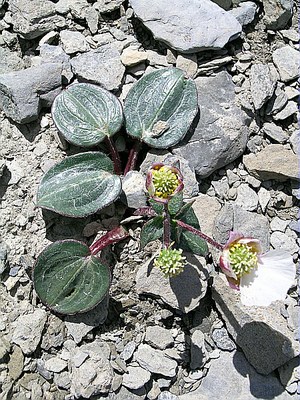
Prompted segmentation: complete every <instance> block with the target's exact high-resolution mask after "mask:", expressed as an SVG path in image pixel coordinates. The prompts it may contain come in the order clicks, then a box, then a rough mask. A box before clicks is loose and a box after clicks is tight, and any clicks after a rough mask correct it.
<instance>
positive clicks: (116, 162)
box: [106, 136, 122, 175]
mask: <svg viewBox="0 0 300 400" xmlns="http://www.w3.org/2000/svg"><path fill="white" fill-rule="evenodd" d="M106 144H107V146H108V148H109V153H110V155H111V159H112V161H113V163H114V169H115V173H116V174H117V175H121V174H122V167H121V159H120V155H119V152H118V150H117V149H116V146H115V144H114V142H113V141H112V140H111V138H110V137H109V136H107V137H106Z"/></svg>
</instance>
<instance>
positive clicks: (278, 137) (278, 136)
mask: <svg viewBox="0 0 300 400" xmlns="http://www.w3.org/2000/svg"><path fill="white" fill-rule="evenodd" d="M262 130H263V132H264V133H265V134H266V135H267V136H268V137H269V138H271V139H273V140H274V141H275V142H277V143H285V142H287V140H288V138H289V135H288V134H287V133H286V132H285V131H284V130H283V129H282V128H281V127H280V126H278V125H276V124H274V123H273V122H272V123H270V122H266V123H265V124H264V126H263V128H262Z"/></svg>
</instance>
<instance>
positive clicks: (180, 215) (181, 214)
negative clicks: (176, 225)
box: [176, 200, 195, 219]
mask: <svg viewBox="0 0 300 400" xmlns="http://www.w3.org/2000/svg"><path fill="white" fill-rule="evenodd" d="M194 202H195V200H192V201H190V202H189V203H185V204H184V205H183V206H182V207H181V209H180V210H179V211H178V212H177V214H176V219H182V218H183V217H184V216H185V214H186V213H187V212H188V210H189V209H190V208H191V207H192V205H193V204H194Z"/></svg>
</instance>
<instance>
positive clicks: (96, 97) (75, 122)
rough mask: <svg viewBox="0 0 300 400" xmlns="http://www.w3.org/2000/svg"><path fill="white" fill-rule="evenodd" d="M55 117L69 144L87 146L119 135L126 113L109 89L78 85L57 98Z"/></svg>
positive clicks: (56, 123)
mask: <svg viewBox="0 0 300 400" xmlns="http://www.w3.org/2000/svg"><path fill="white" fill-rule="evenodd" d="M52 117H53V121H54V123H55V125H56V126H57V129H58V130H59V131H60V132H61V133H62V135H63V136H64V137H65V138H66V139H67V141H69V142H71V143H73V144H75V145H77V146H84V147H88V146H94V145H96V144H98V143H100V142H102V140H103V139H105V137H107V136H112V135H114V134H115V133H116V132H118V130H119V129H120V127H121V125H122V122H123V111H122V106H121V103H120V102H119V100H118V99H117V98H116V97H115V96H114V95H113V94H111V93H110V92H108V91H107V90H105V89H103V88H101V87H100V86H96V85H91V84H90V83H76V84H73V85H71V86H69V87H68V88H67V89H66V90H64V91H63V92H62V93H61V94H59V95H58V96H57V97H56V98H55V100H54V102H53V106H52Z"/></svg>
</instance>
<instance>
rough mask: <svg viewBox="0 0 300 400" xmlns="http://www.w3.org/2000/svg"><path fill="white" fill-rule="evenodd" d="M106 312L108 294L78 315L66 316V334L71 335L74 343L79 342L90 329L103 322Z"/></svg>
mask: <svg viewBox="0 0 300 400" xmlns="http://www.w3.org/2000/svg"><path fill="white" fill-rule="evenodd" d="M107 313H108V296H106V298H105V299H104V300H102V301H101V303H100V304H99V305H98V306H97V307H95V308H94V309H92V310H91V311H88V312H86V313H83V314H79V315H69V316H67V317H66V319H65V324H66V328H67V331H68V334H69V335H71V336H72V337H73V339H74V340H75V342H76V343H80V342H81V340H82V339H83V338H84V337H85V336H86V335H87V334H88V333H89V332H90V331H91V330H93V329H94V328H95V327H96V326H99V325H101V324H103V323H104V321H105V320H106V318H107Z"/></svg>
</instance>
